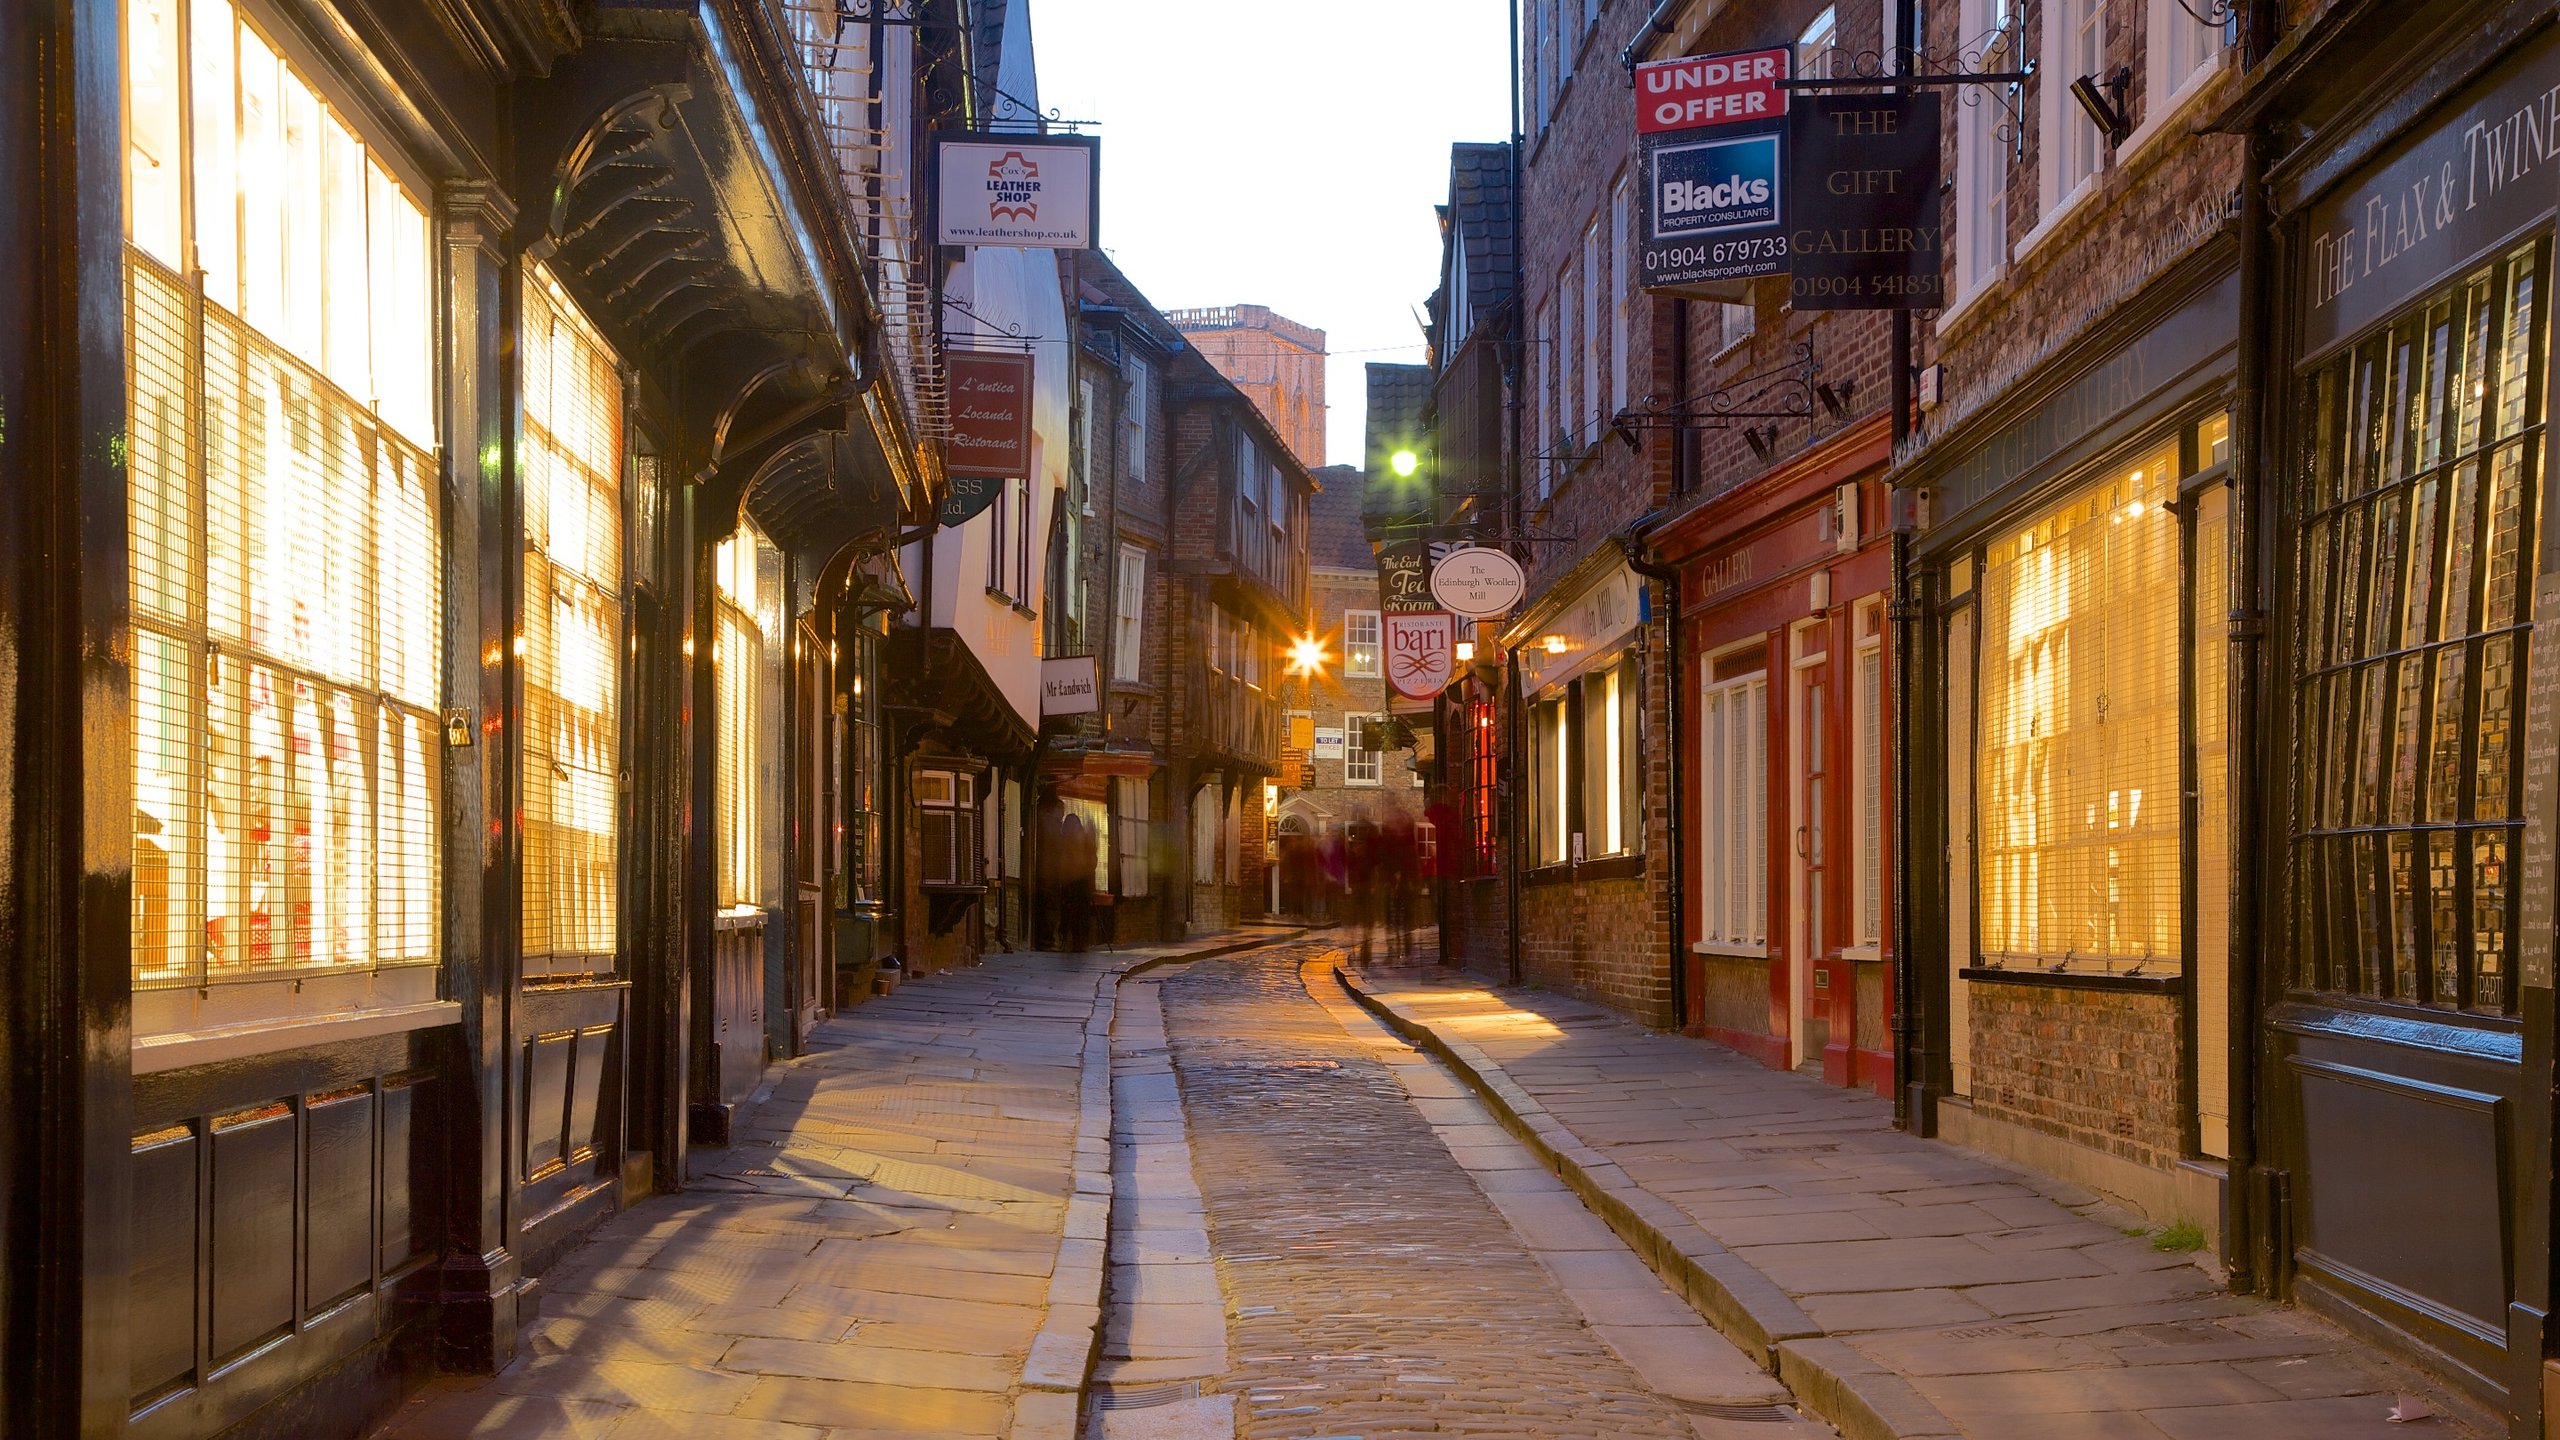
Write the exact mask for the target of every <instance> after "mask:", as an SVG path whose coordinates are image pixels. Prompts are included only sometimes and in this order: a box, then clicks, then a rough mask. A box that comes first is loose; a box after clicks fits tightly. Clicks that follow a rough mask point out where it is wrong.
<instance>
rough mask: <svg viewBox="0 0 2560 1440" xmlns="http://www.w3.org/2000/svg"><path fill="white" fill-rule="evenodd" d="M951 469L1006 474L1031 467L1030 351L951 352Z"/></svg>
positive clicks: (1026, 472) (1020, 473) (1019, 473)
mask: <svg viewBox="0 0 2560 1440" xmlns="http://www.w3.org/2000/svg"><path fill="white" fill-rule="evenodd" d="M950 373H951V439H950V440H949V442H948V443H947V444H946V446H945V451H944V454H945V456H946V467H945V468H947V469H949V470H950V472H951V473H952V474H954V475H977V476H994V477H996V478H999V479H1011V478H1013V477H1015V476H1027V475H1029V474H1030V473H1031V357H1030V356H1028V355H1017V354H1014V353H1012V352H1011V351H1005V350H954V351H952V352H951V355H950Z"/></svg>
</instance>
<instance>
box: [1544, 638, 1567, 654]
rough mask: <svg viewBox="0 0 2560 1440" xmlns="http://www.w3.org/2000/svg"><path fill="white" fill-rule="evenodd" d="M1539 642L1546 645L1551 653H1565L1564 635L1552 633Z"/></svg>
mask: <svg viewBox="0 0 2560 1440" xmlns="http://www.w3.org/2000/svg"><path fill="white" fill-rule="evenodd" d="M1539 643H1540V644H1542V645H1544V646H1545V647H1546V650H1547V653H1548V654H1550V655H1561V654H1563V653H1564V637H1563V636H1561V635H1550V636H1548V637H1547V638H1546V639H1545V640H1543V641H1540V642H1539Z"/></svg>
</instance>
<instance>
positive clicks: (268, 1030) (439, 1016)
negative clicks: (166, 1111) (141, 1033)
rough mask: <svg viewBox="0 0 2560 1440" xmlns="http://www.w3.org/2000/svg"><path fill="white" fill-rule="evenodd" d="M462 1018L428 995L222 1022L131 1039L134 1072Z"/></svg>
mask: <svg viewBox="0 0 2560 1440" xmlns="http://www.w3.org/2000/svg"><path fill="white" fill-rule="evenodd" d="M461 1020H462V1007H461V1006H460V1005H457V1004H455V1003H454V1002H453V1001H450V1000H430V1001H425V1002H423V1003H420V1004H416V1005H393V1006H386V1007H385V1008H383V1009H380V1010H358V1011H354V1012H352V1013H348V1014H341V1015H319V1016H313V1017H310V1018H308V1019H298V1020H275V1021H261V1022H252V1023H248V1024H240V1025H223V1026H217V1027H215V1028H212V1029H208V1030H178V1031H172V1032H170V1033H168V1034H165V1035H152V1036H148V1037H146V1038H143V1039H139V1040H136V1041H134V1042H133V1073H134V1074H136V1075H157V1074H161V1073H163V1072H164V1071H169V1070H186V1069H191V1068H193V1067H195V1066H199V1065H214V1064H219V1063H221V1062H223V1061H228V1060H244V1059H247V1058H249V1057H251V1056H257V1055H270V1054H274V1053H277V1052H279V1051H285V1050H306V1049H309V1048H311V1047H313V1046H317V1045H336V1044H340V1043H342V1042H345V1041H349V1040H370V1039H373V1038H375V1037H377V1036H381V1035H400V1034H406V1033H408V1032H409V1031H412V1030H433V1029H436V1028H437V1027H439V1026H444V1025H454V1024H459V1023H460V1022H461Z"/></svg>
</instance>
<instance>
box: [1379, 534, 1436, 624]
mask: <svg viewBox="0 0 2560 1440" xmlns="http://www.w3.org/2000/svg"><path fill="white" fill-rule="evenodd" d="M1439 608H1440V602H1438V601H1436V600H1434V599H1432V598H1431V542H1430V541H1428V540H1424V539H1421V538H1418V537H1416V538H1411V539H1404V540H1390V541H1388V542H1387V543H1386V544H1384V545H1381V546H1379V547H1378V609H1379V610H1380V611H1381V612H1382V613H1385V614H1388V615H1427V614H1430V613H1432V612H1434V611H1436V610H1438V609H1439Z"/></svg>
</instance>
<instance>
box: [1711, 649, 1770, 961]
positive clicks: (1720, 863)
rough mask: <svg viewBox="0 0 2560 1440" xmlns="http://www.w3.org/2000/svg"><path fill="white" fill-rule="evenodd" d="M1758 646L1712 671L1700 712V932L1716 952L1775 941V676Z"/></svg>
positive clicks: (1752, 948)
mask: <svg viewBox="0 0 2560 1440" xmlns="http://www.w3.org/2000/svg"><path fill="white" fill-rule="evenodd" d="M1760 659H1761V652H1760V650H1759V648H1758V647H1757V645H1755V646H1754V647H1753V648H1752V649H1751V650H1750V651H1749V652H1748V653H1747V655H1745V656H1742V657H1735V658H1732V659H1728V660H1725V661H1723V662H1720V663H1718V664H1717V665H1715V666H1714V667H1713V668H1712V669H1711V671H1710V678H1709V680H1708V682H1707V685H1706V695H1705V701H1704V703H1703V704H1702V705H1701V706H1700V707H1699V716H1698V733H1699V743H1700V748H1701V750H1702V752H1703V753H1702V754H1701V756H1700V764H1699V768H1698V778H1699V787H1698V793H1699V803H1700V807H1701V812H1702V813H1701V820H1702V829H1703V834H1702V837H1701V840H1702V843H1701V844H1700V845H1699V847H1698V848H1699V851H1700V858H1701V864H1702V868H1703V874H1702V875H1701V877H1700V878H1701V884H1700V886H1699V899H1700V902H1701V903H1700V905H1699V916H1698V920H1699V931H1700V934H1701V937H1702V938H1703V939H1705V941H1706V942H1707V943H1708V944H1710V945H1714V946H1718V947H1723V948H1729V949H1742V950H1748V951H1752V952H1754V953H1757V952H1758V951H1760V950H1761V949H1763V948H1765V947H1766V946H1767V945H1768V943H1769V676H1768V673H1767V672H1766V671H1765V670H1764V669H1762V668H1760V664H1759V662H1760Z"/></svg>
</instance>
